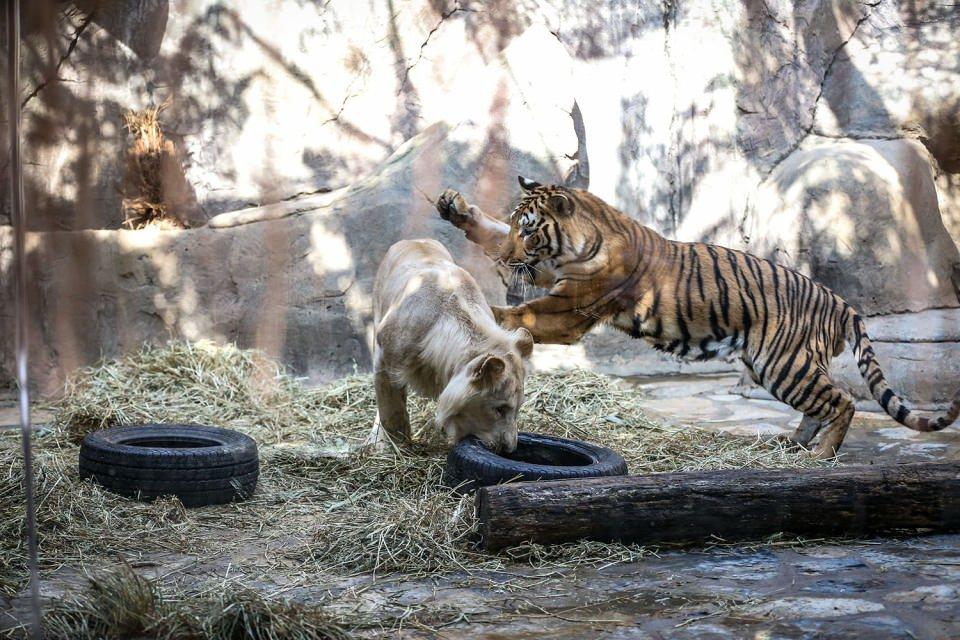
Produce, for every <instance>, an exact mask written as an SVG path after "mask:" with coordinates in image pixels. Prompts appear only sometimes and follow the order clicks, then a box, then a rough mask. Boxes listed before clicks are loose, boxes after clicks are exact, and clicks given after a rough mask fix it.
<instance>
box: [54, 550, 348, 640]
mask: <svg viewBox="0 0 960 640" xmlns="http://www.w3.org/2000/svg"><path fill="white" fill-rule="evenodd" d="M89 582H90V589H88V590H87V591H86V592H84V593H83V594H82V595H81V596H79V597H76V598H72V599H69V600H65V601H61V602H58V603H56V604H55V605H54V606H53V607H52V608H51V609H50V610H49V611H47V612H46V613H45V615H44V617H43V626H44V631H45V633H46V634H47V635H48V636H49V637H57V638H76V639H78V640H79V639H87V638H89V639H91V640H94V639H96V640H100V639H107V640H113V639H116V640H125V639H126V638H151V639H157V640H167V639H173V638H183V639H193V638H195V639H197V640H201V639H214V638H216V639H219V638H222V639H230V638H251V639H255V640H288V639H289V640H345V639H347V638H349V637H350V634H349V633H347V631H346V630H345V629H344V628H343V627H342V626H340V625H339V624H338V623H337V622H336V620H335V619H334V617H333V616H331V615H330V614H329V613H326V612H325V611H323V610H322V609H321V608H319V607H316V606H313V607H311V606H307V605H304V604H301V603H296V602H286V601H282V600H273V599H267V598H265V597H263V596H262V595H261V594H259V593H257V592H254V591H250V590H247V589H239V590H227V591H225V592H222V593H219V594H216V595H200V596H197V595H185V594H178V595H177V596H175V597H171V596H169V595H167V594H163V593H162V592H161V591H160V590H159V589H158V588H157V586H156V585H155V584H154V583H153V582H151V581H150V580H147V579H145V578H143V577H142V576H139V575H137V574H136V573H135V572H134V571H133V570H132V569H130V567H129V566H127V565H121V567H120V568H119V569H118V570H117V571H113V572H107V573H102V574H100V575H98V576H96V577H92V578H90V580H89Z"/></svg>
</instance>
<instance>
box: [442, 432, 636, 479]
mask: <svg viewBox="0 0 960 640" xmlns="http://www.w3.org/2000/svg"><path fill="white" fill-rule="evenodd" d="M626 474H627V463H626V461H624V459H623V456H621V455H620V454H619V453H617V452H616V451H613V450H612V449H608V448H606V447H600V446H597V445H595V444H590V443H588V442H581V441H579V440H569V439H567V438H558V437H555V436H544V435H540V434H537V433H525V432H521V433H520V434H518V436H517V450H516V451H515V452H514V453H512V454H510V455H509V457H504V456H500V455H497V454H496V453H494V452H492V451H490V450H489V449H487V448H486V447H485V446H483V443H481V442H480V440H478V439H477V438H474V437H469V438H465V439H464V440H461V441H460V442H459V443H457V444H456V445H455V446H454V447H453V448H452V449H450V452H449V453H448V454H447V466H446V469H445V470H444V482H445V483H446V484H447V486H450V487H455V488H457V489H458V490H460V491H472V490H474V489H476V488H477V487H486V486H489V485H493V484H500V483H503V482H508V481H511V480H516V481H530V480H568V479H571V478H595V477H600V476H622V475H626Z"/></svg>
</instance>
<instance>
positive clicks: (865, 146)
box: [743, 137, 960, 315]
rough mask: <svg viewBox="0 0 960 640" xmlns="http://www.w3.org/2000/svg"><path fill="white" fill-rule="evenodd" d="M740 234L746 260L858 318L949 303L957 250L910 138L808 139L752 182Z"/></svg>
mask: <svg viewBox="0 0 960 640" xmlns="http://www.w3.org/2000/svg"><path fill="white" fill-rule="evenodd" d="M743 230H744V233H745V235H747V236H749V238H750V242H749V245H748V247H749V249H750V250H751V251H752V252H753V253H755V254H757V255H761V256H764V257H768V258H770V259H772V260H774V261H776V262H779V263H781V264H784V265H786V266H789V267H792V268H794V269H797V270H798V271H800V272H802V273H804V274H806V275H809V276H811V277H812V278H813V279H814V280H816V281H818V282H821V283H823V284H825V285H827V286H829V287H830V288H831V289H833V290H834V291H835V292H837V293H838V294H840V295H841V296H843V297H844V298H845V299H846V300H847V301H848V302H849V303H850V304H852V305H853V306H854V307H855V308H856V309H857V310H858V311H860V313H862V314H865V315H878V314H889V313H899V312H903V311H922V310H924V309H932V308H938V307H956V306H958V293H957V292H958V284H960V282H957V281H955V278H956V274H957V273H958V271H957V269H958V267H960V253H958V251H957V245H956V244H954V242H953V240H952V239H951V237H950V235H949V234H948V233H947V230H946V229H945V227H944V224H943V219H942V218H941V215H940V210H939V207H938V204H937V192H936V187H935V185H934V182H933V172H932V169H931V165H930V162H929V160H928V156H927V153H926V150H925V149H924V148H923V146H922V145H920V144H919V143H917V142H915V141H910V140H832V139H822V138H816V137H811V138H809V139H808V140H807V141H805V143H804V145H802V147H801V148H800V149H798V150H797V151H796V152H794V153H793V154H791V155H790V156H789V157H788V158H787V159H786V160H784V161H783V162H782V163H781V164H780V165H778V166H777V168H776V169H775V170H774V171H773V173H771V174H770V176H769V178H767V180H765V181H764V182H763V183H762V184H761V185H760V189H759V191H758V193H757V196H756V199H755V201H754V203H753V206H752V207H751V209H750V210H749V213H748V215H747V216H746V218H745V221H744V224H743Z"/></svg>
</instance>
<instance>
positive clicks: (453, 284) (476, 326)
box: [371, 240, 533, 452]
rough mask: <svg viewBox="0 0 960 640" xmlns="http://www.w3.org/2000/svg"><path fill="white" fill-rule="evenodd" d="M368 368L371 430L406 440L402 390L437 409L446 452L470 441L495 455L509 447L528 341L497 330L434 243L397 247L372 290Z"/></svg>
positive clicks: (463, 276)
mask: <svg viewBox="0 0 960 640" xmlns="http://www.w3.org/2000/svg"><path fill="white" fill-rule="evenodd" d="M373 295H374V300H373V304H374V323H375V331H376V333H375V337H374V351H373V369H374V382H375V386H376V393H377V409H378V413H379V420H378V424H375V425H374V432H373V433H372V434H371V439H372V440H374V441H381V440H380V438H381V436H382V433H381V432H380V430H379V427H380V426H382V427H383V428H385V429H386V431H387V432H388V433H389V434H390V436H391V437H392V438H393V439H394V440H395V441H406V440H409V439H410V420H409V417H408V415H407V389H408V388H409V389H413V390H414V391H416V392H417V393H420V394H422V395H424V396H427V397H428V398H433V399H435V400H436V401H437V416H436V422H437V425H438V426H439V427H440V428H441V429H443V431H444V433H445V434H446V436H447V442H448V444H450V445H453V444H455V443H456V442H458V441H459V440H461V439H463V438H464V437H466V436H468V435H474V436H477V437H478V438H480V440H481V441H483V442H484V444H486V445H487V446H488V447H489V448H491V449H493V450H494V451H501V452H511V451H513V450H514V449H516V446H517V411H518V410H519V408H520V403H521V402H523V381H524V377H525V376H526V363H525V361H526V359H527V358H529V357H530V353H531V352H532V351H533V337H532V336H531V335H530V332H529V331H527V330H526V329H518V330H516V331H507V330H505V329H502V328H501V327H500V326H499V325H497V323H496V321H495V320H494V319H493V312H491V311H490V307H489V305H488V304H487V303H486V301H485V300H484V298H483V294H482V293H481V291H480V287H479V285H478V284H477V282H476V280H474V279H473V277H472V276H471V275H470V274H469V273H467V272H466V271H465V270H463V269H461V268H460V267H458V266H457V265H456V264H454V262H453V258H452V257H451V256H450V253H449V252H448V251H447V250H446V248H444V246H443V245H441V244H440V243H439V242H436V241H435V240H402V241H400V242H398V243H396V244H395V245H393V246H392V247H390V250H389V251H387V255H386V257H384V259H383V262H381V263H380V268H379V269H378V270H377V277H376V282H375V283H374V290H373Z"/></svg>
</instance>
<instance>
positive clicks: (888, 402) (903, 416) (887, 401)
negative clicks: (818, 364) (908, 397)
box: [846, 310, 960, 431]
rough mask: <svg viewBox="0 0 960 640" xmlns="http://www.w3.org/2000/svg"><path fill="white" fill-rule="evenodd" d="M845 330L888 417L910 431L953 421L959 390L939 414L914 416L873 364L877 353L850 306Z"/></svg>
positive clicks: (938, 427) (933, 428) (863, 373)
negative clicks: (934, 416) (944, 410)
mask: <svg viewBox="0 0 960 640" xmlns="http://www.w3.org/2000/svg"><path fill="white" fill-rule="evenodd" d="M846 333H847V336H846V337H847V343H848V344H849V345H850V347H851V348H852V349H853V355H854V357H855V358H856V359H857V367H858V368H859V369H860V375H861V376H863V379H864V380H865V381H866V383H867V386H868V387H870V393H871V394H872V395H873V397H874V398H875V399H876V401H877V402H879V403H880V406H881V407H883V410H884V411H886V412H887V414H888V415H889V416H890V417H891V418H893V419H894V420H896V421H897V422H899V423H900V424H902V425H903V426H905V427H909V428H910V429H913V430H914V431H940V430H941V429H943V428H945V427H948V426H950V425H951V424H953V421H954V420H956V419H957V416H958V415H960V390H958V391H957V392H956V393H955V394H954V396H953V403H952V404H951V405H950V408H949V409H948V410H947V412H946V413H945V414H943V415H942V416H940V417H939V418H936V419H933V418H927V417H923V416H918V415H916V414H914V413H913V412H912V411H910V409H908V408H907V407H906V405H905V404H904V403H903V399H902V398H900V396H898V395H897V394H896V393H894V392H893V389H891V388H890V386H889V385H888V384H887V379H886V378H885V377H884V376H883V371H882V370H881V369H880V365H879V364H877V357H876V354H875V353H874V352H873V346H872V345H871V343H870V337H869V336H868V335H867V327H866V325H864V323H863V318H861V317H860V316H859V315H858V314H857V313H855V312H854V311H853V310H850V319H849V320H848V321H847V328H846Z"/></svg>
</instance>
